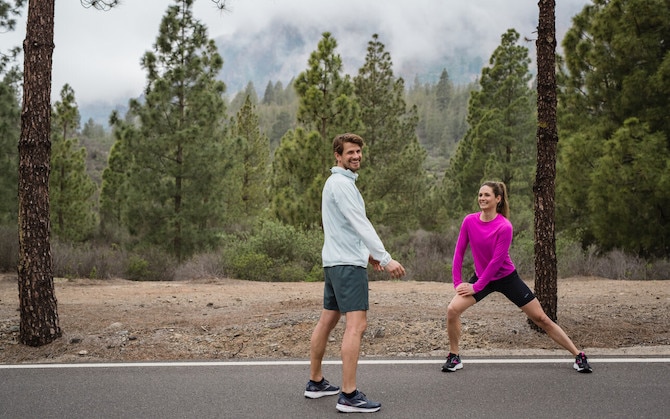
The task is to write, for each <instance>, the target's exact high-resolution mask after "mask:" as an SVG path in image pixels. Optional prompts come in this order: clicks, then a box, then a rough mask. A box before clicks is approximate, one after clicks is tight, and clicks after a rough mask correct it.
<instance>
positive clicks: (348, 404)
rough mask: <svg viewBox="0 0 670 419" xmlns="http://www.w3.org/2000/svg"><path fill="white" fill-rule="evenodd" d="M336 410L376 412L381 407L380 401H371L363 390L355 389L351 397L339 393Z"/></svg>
mask: <svg viewBox="0 0 670 419" xmlns="http://www.w3.org/2000/svg"><path fill="white" fill-rule="evenodd" d="M335 407H336V408H337V410H339V411H340V412H344V413H354V412H363V413H366V412H369V413H372V412H376V411H378V410H379V409H381V408H382V404H381V403H377V402H371V401H370V400H368V398H367V397H365V394H363V392H361V391H358V390H356V393H354V395H353V396H352V397H347V396H345V395H344V394H343V393H340V397H339V399H337V406H335Z"/></svg>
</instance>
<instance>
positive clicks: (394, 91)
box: [354, 34, 427, 229]
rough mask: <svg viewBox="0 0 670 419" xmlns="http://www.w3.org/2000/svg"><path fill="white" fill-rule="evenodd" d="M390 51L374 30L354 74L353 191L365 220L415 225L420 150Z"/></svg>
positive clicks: (421, 190)
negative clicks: (359, 141)
mask: <svg viewBox="0 0 670 419" xmlns="http://www.w3.org/2000/svg"><path fill="white" fill-rule="evenodd" d="M392 67H393V62H392V60H391V55H390V54H389V53H388V52H387V51H385V46H384V44H383V43H381V42H380V41H379V36H378V35H377V34H375V35H373V36H372V40H371V41H370V42H369V43H368V50H367V56H366V60H365V63H364V65H363V67H361V68H360V69H359V71H358V75H357V76H356V77H355V78H354V85H355V93H356V98H357V100H358V103H359V106H360V108H361V121H362V123H363V126H364V128H363V129H362V130H361V131H360V133H361V136H362V137H363V139H364V140H365V144H366V148H365V151H364V159H363V169H361V176H360V180H359V181H358V184H359V189H360V190H361V193H362V194H363V196H364V197H365V198H367V199H366V206H367V213H368V216H369V217H370V218H371V219H373V220H374V219H376V220H377V222H379V223H381V224H385V225H388V226H392V227H395V228H398V229H401V228H405V229H410V228H416V227H417V226H418V219H419V215H418V211H419V209H420V208H421V205H420V203H421V201H422V199H424V198H425V195H426V190H427V178H426V173H425V170H424V169H423V163H424V161H425V158H426V151H425V150H424V149H423V147H422V146H421V145H420V144H419V141H418V138H417V136H416V126H417V120H418V118H417V110H416V107H412V108H409V109H408V107H407V105H406V103H405V99H404V96H405V84H404V80H403V79H402V78H398V79H396V78H395V76H394V75H393V68H392Z"/></svg>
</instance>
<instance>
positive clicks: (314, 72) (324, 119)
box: [295, 32, 360, 160]
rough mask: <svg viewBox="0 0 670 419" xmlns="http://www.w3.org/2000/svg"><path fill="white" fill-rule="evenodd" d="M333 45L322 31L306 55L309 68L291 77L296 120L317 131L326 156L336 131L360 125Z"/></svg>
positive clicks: (347, 79)
mask: <svg viewBox="0 0 670 419" xmlns="http://www.w3.org/2000/svg"><path fill="white" fill-rule="evenodd" d="M336 48H337V41H336V40H335V38H333V37H332V35H331V34H330V33H329V32H324V33H323V35H322V38H321V40H320V41H319V45H318V47H317V50H316V51H314V52H312V54H311V55H310V57H309V60H308V65H309V68H308V69H307V70H306V71H303V72H302V73H300V74H299V75H298V77H297V79H296V81H295V89H296V92H298V96H299V97H300V106H299V108H298V122H299V123H301V124H302V125H303V126H304V127H305V128H306V129H308V130H315V131H317V132H318V133H319V135H320V136H321V138H322V141H323V142H324V143H325V144H326V149H327V150H328V155H329V157H330V155H331V154H332V153H331V151H332V150H331V147H330V146H331V144H332V141H333V138H335V136H336V135H338V134H342V133H345V132H356V131H358V130H359V129H360V124H359V122H358V113H359V109H358V106H357V104H356V101H355V99H354V97H353V94H354V87H353V84H352V83H351V79H350V77H349V75H343V74H342V71H343V68H342V58H341V57H340V55H339V54H337V53H336V52H335V50H336ZM329 160H330V158H329Z"/></svg>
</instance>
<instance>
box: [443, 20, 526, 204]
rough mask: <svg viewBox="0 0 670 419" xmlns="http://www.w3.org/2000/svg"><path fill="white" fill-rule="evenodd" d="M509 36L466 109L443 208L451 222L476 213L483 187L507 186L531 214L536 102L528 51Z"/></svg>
mask: <svg viewBox="0 0 670 419" xmlns="http://www.w3.org/2000/svg"><path fill="white" fill-rule="evenodd" d="M518 41H519V34H518V33H517V32H516V31H515V30H513V29H510V30H508V31H507V32H506V33H505V34H503V35H502V37H501V44H500V46H499V47H498V48H496V50H495V51H494V52H493V55H492V56H491V59H490V60H489V65H490V66H489V67H484V68H483V69H482V75H481V78H480V81H479V84H480V89H479V90H477V91H473V92H472V93H471V97H470V103H469V105H468V124H469V129H468V131H467V133H466V135H465V138H464V139H463V140H462V141H461V142H459V144H458V149H457V151H456V154H455V155H454V156H453V157H452V158H451V160H450V163H449V168H448V169H447V171H446V173H445V177H444V188H445V190H446V192H444V193H443V194H442V196H443V197H444V198H443V199H444V206H445V208H447V209H448V211H449V212H450V213H451V216H452V217H454V216H458V215H459V214H462V213H464V212H469V211H471V210H474V209H475V207H474V204H475V203H476V201H475V199H474V196H475V194H476V191H477V190H478V189H479V186H480V184H481V182H482V181H485V180H500V181H503V182H505V183H506V185H507V187H508V189H509V192H510V195H511V196H513V197H514V205H515V206H516V207H517V208H530V206H531V202H532V196H533V195H532V184H533V179H534V170H535V149H536V146H535V132H534V129H535V126H536V111H535V109H536V105H535V103H534V99H535V96H534V94H533V91H532V90H531V88H530V86H529V81H530V79H531V75H530V71H529V68H528V66H529V64H530V58H529V57H528V49H527V48H525V47H522V46H519V45H517V42H518Z"/></svg>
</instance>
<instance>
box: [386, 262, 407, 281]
mask: <svg viewBox="0 0 670 419" xmlns="http://www.w3.org/2000/svg"><path fill="white" fill-rule="evenodd" d="M384 269H386V270H387V271H388V273H390V274H391V278H400V277H402V276H405V268H403V267H402V265H401V264H400V263H399V262H398V261H397V260H394V259H391V261H390V262H389V263H388V265H386V266H384Z"/></svg>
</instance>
